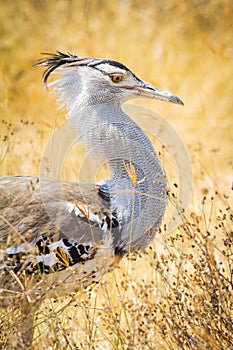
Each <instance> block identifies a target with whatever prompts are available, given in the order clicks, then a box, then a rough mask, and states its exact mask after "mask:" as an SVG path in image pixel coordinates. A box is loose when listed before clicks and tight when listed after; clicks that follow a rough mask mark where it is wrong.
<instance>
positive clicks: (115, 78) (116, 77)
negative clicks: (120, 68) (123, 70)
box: [110, 74, 124, 83]
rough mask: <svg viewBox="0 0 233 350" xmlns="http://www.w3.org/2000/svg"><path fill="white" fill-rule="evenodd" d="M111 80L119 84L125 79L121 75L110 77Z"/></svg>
mask: <svg viewBox="0 0 233 350" xmlns="http://www.w3.org/2000/svg"><path fill="white" fill-rule="evenodd" d="M110 78H111V79H112V81H113V82H114V83H119V82H120V81H122V80H123V79H124V77H123V75H121V74H113V75H110Z"/></svg>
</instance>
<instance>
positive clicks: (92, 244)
mask: <svg viewBox="0 0 233 350" xmlns="http://www.w3.org/2000/svg"><path fill="white" fill-rule="evenodd" d="M36 65H38V66H41V65H42V66H45V67H46V70H45V73H44V82H45V84H47V81H48V78H49V77H50V75H51V73H59V74H60V77H59V78H58V79H56V80H54V81H53V82H52V83H49V84H47V86H48V87H51V88H53V89H54V91H55V93H56V94H57V95H58V101H59V103H60V105H61V106H62V107H65V108H66V109H67V111H68V114H67V118H68V125H69V127H70V129H71V130H72V131H73V133H75V135H76V136H75V137H76V138H77V140H79V141H82V142H83V144H84V146H85V148H86V150H87V154H88V156H89V157H92V158H93V159H104V161H106V162H107V163H108V166H109V169H110V172H111V178H110V179H109V180H104V179H103V180H102V181H101V184H99V185H85V184H77V183H71V182H67V181H61V182H60V181H57V180H52V179H38V178H27V177H2V178H1V179H0V196H1V205H0V215H1V218H2V220H1V221H0V244H1V255H2V264H1V265H0V267H1V270H2V271H4V273H2V276H1V283H4V287H5V288H4V289H5V290H6V289H7V288H9V289H10V288H11V287H12V286H11V283H12V278H11V279H9V278H8V277H7V273H8V272H9V269H12V270H13V271H14V273H16V274H17V275H18V276H19V275H20V273H22V272H23V271H26V273H28V274H35V275H36V269H37V274H38V273H39V274H41V273H45V274H47V275H59V274H60V276H63V277H59V279H60V280H62V281H63V282H64V281H65V280H66V281H67V280H69V282H70V283H71V281H72V285H74V287H73V289H69V291H72V290H76V289H77V288H79V287H80V286H81V285H83V286H86V285H88V284H90V283H91V282H92V281H93V280H96V279H98V278H99V276H100V274H101V273H104V272H105V271H106V270H109V268H110V267H113V265H114V264H115V261H118V260H119V259H120V258H121V257H122V256H123V255H124V254H125V253H127V252H128V251H133V250H140V249H144V248H145V247H146V246H147V245H148V244H149V243H150V242H151V241H152V239H153V238H154V235H155V233H156V230H157V229H158V228H159V227H160V225H161V221H162V218H163V216H164V212H165V208H166V204H167V179H166V175H165V173H164V170H163V168H162V166H161V164H160V161H159V158H158V157H157V155H156V153H155V152H154V149H153V146H152V144H151V142H150V140H149V139H148V137H147V136H146V135H145V133H144V132H143V131H142V130H141V129H140V128H139V127H138V126H137V125H136V124H135V123H134V122H133V121H132V120H131V119H130V118H129V117H128V116H127V115H126V114H125V113H124V112H123V110H122V108H121V105H122V103H124V102H125V101H127V100H130V99H133V98H138V97H148V98H154V99H160V100H165V101H169V102H173V103H178V104H182V101H181V100H180V99H179V98H178V97H176V96H174V95H172V94H171V93H169V92H166V91H162V90H160V89H158V88H156V87H154V86H152V85H150V84H148V83H146V82H144V81H142V80H140V79H139V78H137V77H136V76H135V75H134V74H133V73H132V72H131V71H130V70H129V69H128V68H126V67H125V66H124V65H122V64H120V63H118V62H116V61H111V60H105V59H95V58H80V57H77V56H75V55H73V54H70V53H68V54H63V53H60V52H58V53H57V54H55V55H48V56H47V57H46V58H43V59H41V60H39V61H38V62H37V64H36ZM59 254H60V255H59ZM61 255H62V258H61ZM64 256H65V257H66V261H65V260H64ZM106 257H108V258H110V260H111V259H112V260H111V262H109V263H107V264H106ZM106 266H107V267H106ZM70 268H77V269H78V270H77V271H78V273H76V275H75V276H76V278H74V275H72V278H71V277H70V276H71V275H69V274H70V271H69V269H70ZM101 268H102V271H101ZM38 271H39V272H38ZM56 271H60V272H57V273H55V272H56ZM53 272H54V273H53ZM67 276H69V277H67ZM46 278H47V281H50V282H49V283H50V285H51V279H50V280H49V278H50V277H49V276H47V277H46ZM51 278H52V279H53V278H54V280H56V277H51ZM45 280H46V279H45ZM9 281H10V282H9ZM35 283H38V280H36V279H35ZM60 287H61V286H60ZM12 288H13V289H14V288H16V284H15V283H14V284H13V287H12ZM16 289H17V288H16ZM34 289H35V288H34ZM35 290H37V292H38V288H37V289H35ZM6 294H7V293H6ZM37 298H38V295H37Z"/></svg>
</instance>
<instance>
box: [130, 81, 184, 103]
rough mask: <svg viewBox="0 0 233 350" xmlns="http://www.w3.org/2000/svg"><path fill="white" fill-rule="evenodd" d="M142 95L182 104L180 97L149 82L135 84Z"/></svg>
mask: <svg viewBox="0 0 233 350" xmlns="http://www.w3.org/2000/svg"><path fill="white" fill-rule="evenodd" d="M135 90H137V91H138V92H139V93H140V95H141V96H142V97H148V98H153V99H155V100H162V101H168V102H172V103H177V104H179V105H184V103H183V102H182V101H181V99H180V98H179V97H177V96H175V95H173V94H171V93H170V92H168V91H164V90H161V89H159V88H157V87H155V86H153V85H151V84H149V83H146V82H144V81H142V84H140V85H137V86H135Z"/></svg>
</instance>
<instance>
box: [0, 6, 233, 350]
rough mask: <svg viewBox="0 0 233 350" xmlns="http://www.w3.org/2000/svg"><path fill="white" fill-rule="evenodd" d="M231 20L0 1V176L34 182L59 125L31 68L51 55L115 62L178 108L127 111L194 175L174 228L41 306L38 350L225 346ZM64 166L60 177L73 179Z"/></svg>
mask: <svg viewBox="0 0 233 350" xmlns="http://www.w3.org/2000/svg"><path fill="white" fill-rule="evenodd" d="M232 11H233V3H232V1H231V0H214V1H210V2H205V1H201V0H193V1H190V2H188V1H175V0H168V1H166V2H155V1H152V0H151V1H150V0H147V1H143V2H142V1H136V0H134V1H124V0H122V1H111V2H110V1H104V0H103V1H97V0H96V1H94V0H90V1H42V0H40V1H32V0H31V1H28V0H18V1H3V0H1V1H0V39H1V40H0V46H1V47H0V48H1V55H0V77H1V78H0V112H1V120H0V123H1V135H0V137H1V138H0V146H1V155H0V164H1V169H0V172H1V175H16V174H19V175H38V174H39V166H40V160H41V155H42V153H43V149H44V147H45V145H46V143H47V140H48V138H49V137H50V135H51V133H52V131H53V128H54V124H55V120H56V126H59V125H60V124H61V123H62V122H63V121H64V113H62V112H57V106H56V103H55V99H54V98H53V97H51V96H48V94H47V92H46V91H43V89H42V82H41V73H42V72H41V70H40V69H35V68H32V64H33V62H34V61H35V60H36V59H38V58H39V57H40V52H54V51H55V50H61V51H67V50H69V51H71V52H75V53H77V54H78V55H80V56H87V57H107V58H112V59H115V60H119V61H121V62H123V63H125V64H126V65H127V66H128V67H129V68H131V69H132V70H133V71H134V72H136V73H137V75H138V76H139V77H142V78H143V79H144V80H147V81H149V82H151V83H152V84H155V85H156V86H158V87H161V88H163V89H168V90H170V91H173V92H174V93H175V94H176V95H177V96H179V97H180V98H182V100H183V101H184V103H185V106H184V108H181V107H180V106H175V105H168V104H165V103H163V102H158V101H149V100H144V101H135V103H138V104H142V105H143V106H147V107H150V108H151V109H153V110H155V111H156V112H158V113H161V114H163V115H164V116H165V117H166V118H167V119H168V120H169V121H170V122H171V123H172V124H173V125H174V126H175V128H176V129H177V130H178V132H179V133H180V135H181V137H182V139H183V141H184V143H185V145H186V146H187V147H188V149H189V152H190V156H191V159H192V166H193V171H194V188H193V198H192V203H191V206H190V208H189V212H188V214H187V218H184V220H183V225H181V226H180V227H179V229H177V230H176V231H175V232H174V233H173V234H172V235H170V236H169V237H167V236H166V235H165V233H162V234H161V235H158V236H157V238H156V239H155V242H154V244H153V245H152V247H150V248H149V249H148V250H147V251H146V253H143V254H140V255H138V256H133V257H132V256H131V257H130V258H129V259H126V258H125V259H123V262H122V263H121V264H120V267H119V269H117V270H116V271H115V272H114V273H112V274H109V275H107V276H105V277H104V278H103V279H102V280H101V281H100V283H99V285H97V286H95V287H94V288H93V289H92V290H90V291H88V292H86V293H81V294H80V295H77V296H76V297H70V298H66V299H64V300H59V301H56V300H47V301H46V302H45V303H44V304H43V305H42V307H41V309H40V312H39V313H38V315H37V321H36V323H37V324H38V327H37V329H36V331H35V338H36V339H35V341H34V348H35V349H75V347H76V346H77V349H78V348H79V349H190V348H191V349H224V350H225V349H228V350H230V349H232V344H233V324H232V322H233V321H232V318H233V311H232V309H233V304H232V300H233V297H232V288H233V282H232V281H233V272H232V271H233V262H232V258H233V248H232V216H231V215H232V214H231V212H230V209H229V207H230V205H231V204H232V194H231V193H232V189H231V186H232V184H231V181H232V168H233V158H232V141H233V131H232V130H233V128H232V126H233V118H232V110H233V99H232V91H233V79H232V76H233V44H232V43H233V20H232ZM72 160H73V163H72V165H71V166H70V164H69V167H66V168H65V169H64V171H63V176H64V178H65V179H75V178H76V169H77V167H78V165H79V159H77V154H76V159H75V156H73V157H72ZM170 182H171V183H173V182H174V181H173V179H170ZM204 196H205V197H206V199H203V197H204ZM70 300H71V304H70V305H69V307H66V305H67V304H68V303H69V302H70ZM59 310H60V311H59ZM4 315H5V314H4V313H2V314H1V320H3V321H4V320H5V319H4V317H5V316H4ZM8 316H9V315H8ZM9 322H10V321H9ZM10 326H11V324H9V327H10ZM46 327H49V330H46ZM9 329H10V328H9ZM9 334H10V333H9V330H8V335H9Z"/></svg>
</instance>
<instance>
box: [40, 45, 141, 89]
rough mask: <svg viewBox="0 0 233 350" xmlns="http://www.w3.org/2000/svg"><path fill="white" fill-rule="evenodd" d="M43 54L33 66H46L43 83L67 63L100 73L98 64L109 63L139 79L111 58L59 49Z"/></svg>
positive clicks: (70, 65)
mask: <svg viewBox="0 0 233 350" xmlns="http://www.w3.org/2000/svg"><path fill="white" fill-rule="evenodd" d="M42 54H43V55H47V57H45V58H41V59H39V60H37V61H36V62H35V66H36V67H38V66H46V67H48V68H46V70H45V71H44V74H43V78H44V83H45V84H46V83H47V80H48V78H49V76H50V74H51V73H52V72H53V71H54V70H55V69H57V68H59V67H61V66H63V65H66V64H67V65H69V67H72V66H76V65H77V66H88V67H93V68H95V69H98V70H99V71H101V72H102V73H104V72H103V71H102V70H101V69H99V68H98V65H100V64H109V65H111V66H113V67H117V68H120V69H123V70H125V71H127V72H129V73H131V74H132V75H133V76H134V77H135V79H137V80H138V81H140V79H138V78H137V77H136V76H135V75H134V74H133V73H132V72H131V70H130V69H129V68H127V67H126V66H124V65H123V64H122V63H120V62H117V61H112V60H106V59H101V58H82V57H79V56H76V55H74V54H73V53H70V52H67V53H63V52H60V51H57V53H56V54H52V53H42Z"/></svg>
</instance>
